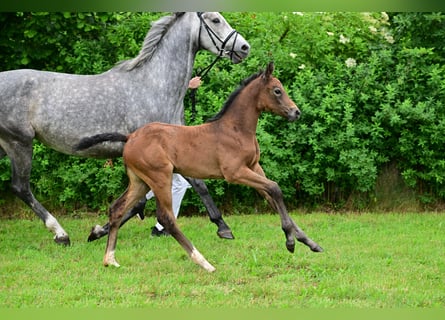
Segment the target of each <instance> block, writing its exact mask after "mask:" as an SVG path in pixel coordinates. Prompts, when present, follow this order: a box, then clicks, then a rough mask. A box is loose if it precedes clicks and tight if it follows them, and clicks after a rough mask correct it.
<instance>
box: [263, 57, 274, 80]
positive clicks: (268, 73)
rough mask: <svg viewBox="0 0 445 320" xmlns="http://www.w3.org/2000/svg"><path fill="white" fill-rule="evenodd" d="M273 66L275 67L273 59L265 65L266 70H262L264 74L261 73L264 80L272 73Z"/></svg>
mask: <svg viewBox="0 0 445 320" xmlns="http://www.w3.org/2000/svg"><path fill="white" fill-rule="evenodd" d="M274 68H275V67H274V63H273V61H271V62H269V64H268V65H267V68H266V71H264V75H263V78H264V80H266V81H267V80H269V78H270V76H271V75H272V73H273V70H274Z"/></svg>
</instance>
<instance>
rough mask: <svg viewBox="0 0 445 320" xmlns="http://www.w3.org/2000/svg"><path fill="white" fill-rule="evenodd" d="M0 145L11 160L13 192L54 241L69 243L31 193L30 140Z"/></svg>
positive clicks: (58, 225)
mask: <svg viewBox="0 0 445 320" xmlns="http://www.w3.org/2000/svg"><path fill="white" fill-rule="evenodd" d="M2 147H3V148H4V151H6V153H7V154H8V156H9V158H10V160H11V167H12V179H11V180H12V183H11V186H12V191H13V192H14V194H15V195H16V196H17V197H19V198H20V199H21V200H22V201H23V202H25V203H26V204H27V205H28V206H29V207H30V208H31V209H32V210H33V211H34V213H35V214H36V215H37V216H38V217H39V218H40V219H41V220H42V221H43V223H44V224H45V226H46V228H47V229H48V230H49V231H51V232H52V233H54V241H55V242H56V243H59V244H64V245H70V238H69V236H68V234H67V233H66V232H65V230H64V229H63V228H62V226H61V225H60V224H59V222H58V221H57V219H56V218H55V217H54V216H52V215H51V214H50V213H49V212H48V210H46V209H45V208H44V207H43V206H42V205H41V204H40V202H39V201H37V199H36V198H35V197H34V195H33V194H32V191H31V187H30V184H29V179H30V176H31V162H32V140H31V141H28V142H25V141H8V145H6V143H4V141H3V143H2Z"/></svg>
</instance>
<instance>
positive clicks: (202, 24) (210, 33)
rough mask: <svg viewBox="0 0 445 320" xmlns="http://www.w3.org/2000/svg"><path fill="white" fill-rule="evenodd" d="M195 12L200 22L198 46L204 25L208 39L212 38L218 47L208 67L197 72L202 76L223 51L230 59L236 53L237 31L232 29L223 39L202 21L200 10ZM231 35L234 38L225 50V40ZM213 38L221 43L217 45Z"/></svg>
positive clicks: (227, 40)
mask: <svg viewBox="0 0 445 320" xmlns="http://www.w3.org/2000/svg"><path fill="white" fill-rule="evenodd" d="M197 14H198V17H199V23H200V24H199V34H198V45H199V47H201V30H202V26H204V27H205V29H206V31H207V35H208V36H209V38H210V40H212V43H213V45H214V46H215V48H216V49H218V51H219V54H218V55H217V56H216V58H215V60H214V61H213V62H212V63H211V64H210V65H209V66H208V67H206V68H204V69H203V70H201V72H200V73H199V74H198V75H199V76H201V77H204V76H205V75H206V74H207V73H208V72H209V71H210V69H211V68H212V67H213V65H214V64H215V63H216V62H217V61H218V60H219V59H220V58H221V57H222V56H223V54H224V53H228V54H229V56H230V59H232V57H233V54H236V55H237V53H236V52H235V50H234V48H235V43H236V39H237V38H238V32H236V30H235V29H233V30H232V31H231V32H230V33H229V34H228V35H227V37H226V38H225V39H224V40H222V39H221V38H220V37H219V36H218V35H217V34H216V33H215V31H213V30H212V28H210V27H209V25H208V24H207V23H206V22H205V21H204V19H203V17H202V12H198V13H197ZM233 36H235V39H234V40H233V44H232V48H231V49H230V50H225V48H226V45H227V42H229V40H230V38H232V37H233ZM215 38H216V40H218V41H219V42H220V43H221V47H218V44H217V43H216V41H215Z"/></svg>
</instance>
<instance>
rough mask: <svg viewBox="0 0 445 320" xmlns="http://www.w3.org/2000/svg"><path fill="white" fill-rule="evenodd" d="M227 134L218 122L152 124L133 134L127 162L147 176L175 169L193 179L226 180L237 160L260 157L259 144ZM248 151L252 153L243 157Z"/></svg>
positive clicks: (125, 151)
mask: <svg viewBox="0 0 445 320" xmlns="http://www.w3.org/2000/svg"><path fill="white" fill-rule="evenodd" d="M226 133H227V132H225V131H224V127H221V126H220V125H219V123H218V122H210V123H205V124H202V125H197V126H183V125H173V124H166V123H159V122H153V123H149V124H147V125H145V126H144V127H142V128H139V129H138V130H136V131H135V132H134V133H132V134H131V135H129V137H128V141H127V143H126V144H125V147H124V161H125V163H126V164H127V166H128V167H129V168H131V169H132V170H137V171H138V172H140V173H145V174H147V175H151V174H153V173H159V172H160V171H170V172H171V171H174V172H177V173H181V174H182V175H184V176H187V177H193V178H200V179H205V178H208V179H224V178H225V170H226V169H227V168H229V167H230V168H232V167H239V166H241V163H239V164H235V163H233V162H234V161H236V162H246V160H247V161H248V162H252V161H255V160H256V158H257V155H256V151H257V148H256V146H255V145H252V146H250V147H247V146H246V145H245V144H239V142H240V141H238V143H234V140H233V138H232V137H231V136H230V134H226ZM243 145H244V146H243ZM252 152H253V153H252ZM247 153H250V155H249V156H247V157H246V156H243V154H247ZM243 165H245V163H243Z"/></svg>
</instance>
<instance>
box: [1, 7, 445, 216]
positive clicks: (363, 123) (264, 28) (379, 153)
mask: <svg viewBox="0 0 445 320" xmlns="http://www.w3.org/2000/svg"><path fill="white" fill-rule="evenodd" d="M161 15H162V14H160V13H75V14H74V13H1V14H0V23H1V25H2V26H3V27H2V32H1V33H0V47H1V49H0V61H1V65H0V68H1V69H3V70H7V69H16V68H25V67H26V68H36V69H44V70H55V71H63V72H71V73H81V74H86V73H99V72H102V71H105V70H107V69H109V68H110V67H111V66H113V65H114V64H115V63H116V62H118V61H120V60H123V59H127V58H130V57H133V56H135V55H136V54H137V52H138V50H139V48H140V46H141V44H142V41H143V38H144V36H145V34H146V31H147V30H148V28H149V26H150V21H153V20H155V19H157V18H158V17H159V16H161ZM224 16H225V17H226V19H227V20H228V21H229V22H230V24H231V25H232V26H234V27H235V28H236V29H237V31H238V32H239V33H240V34H242V35H243V36H244V37H245V38H246V39H247V40H248V41H249V42H250V44H251V48H252V51H251V54H250V56H249V57H248V59H246V61H244V62H243V63H241V64H238V65H233V64H231V63H230V61H227V60H221V61H219V62H218V64H216V65H215V67H214V68H213V69H212V70H211V71H210V73H209V75H208V77H206V78H204V79H203V81H204V83H203V85H202V86H201V87H200V88H199V89H198V91H197V93H196V101H197V111H196V113H195V114H193V113H192V111H191V108H190V104H191V101H190V99H189V97H187V98H186V106H187V107H186V120H187V124H190V125H192V124H199V123H202V122H203V121H205V120H206V119H207V118H209V117H210V116H211V115H213V114H215V113H216V112H217V111H218V110H219V109H220V108H221V106H222V105H223V103H224V101H225V99H226V98H227V97H228V95H229V94H230V93H231V92H232V91H233V90H234V89H235V88H236V87H237V86H238V84H239V82H240V81H241V80H242V79H244V78H246V77H247V76H249V75H250V74H252V73H254V72H256V71H258V69H260V68H263V67H264V66H265V65H266V64H267V63H268V62H269V61H270V60H274V61H275V65H276V75H277V77H278V78H279V79H280V80H281V81H282V82H283V84H284V86H285V87H286V89H287V90H288V92H289V94H290V96H291V97H292V98H293V100H294V101H295V102H296V103H297V105H298V106H299V107H300V109H301V111H302V118H301V119H300V120H299V121H298V122H296V123H287V122H286V121H285V120H284V119H281V118H279V117H277V116H274V115H269V114H266V115H263V116H262V117H261V119H260V122H259V126H258V140H259V143H260V146H261V151H262V165H263V167H264V169H265V172H266V174H267V176H268V177H269V178H271V179H273V180H275V181H277V182H278V183H279V185H280V186H281V188H282V189H283V192H284V195H285V198H286V202H287V203H288V204H289V205H290V206H292V205H293V206H297V205H311V206H313V205H315V206H318V205H324V204H326V203H328V204H331V205H332V206H334V207H335V208H340V207H342V206H345V205H346V203H347V202H348V201H349V199H350V198H351V196H354V195H356V196H357V195H359V197H360V199H362V200H363V202H362V203H361V204H360V206H368V205H370V203H372V201H373V199H374V193H375V187H376V179H377V178H378V177H379V175H380V174H381V173H382V171H383V168H385V166H387V165H388V164H394V165H395V166H396V167H397V169H398V170H399V172H400V174H401V176H402V177H403V179H404V181H405V183H406V184H407V185H408V186H410V187H411V188H413V189H414V190H416V191H417V194H418V195H419V199H420V200H421V201H423V203H425V204H428V203H432V202H434V201H438V200H443V199H444V198H445V187H444V183H445V170H444V169H445V160H444V157H443V154H444V151H445V150H444V148H445V147H444V145H445V144H444V138H443V137H444V132H445V121H444V120H443V119H445V114H444V113H445V108H444V105H443V104H444V101H445V66H444V59H445V51H444V46H443V43H444V42H445V31H444V30H445V26H444V24H445V16H444V15H443V14H441V13H395V14H390V15H388V14H386V13H344V12H330V13H298V12H293V13H292V12H285V13H276V12H273V13H272V12H255V13H252V12H243V13H241V12H230V13H225V14H224ZM213 59H214V56H212V55H210V54H208V53H206V52H201V53H199V54H198V55H197V57H196V63H195V70H196V72H197V73H198V72H199V71H200V70H202V69H203V68H204V67H206V66H207V65H209V64H210V63H211V62H212V61H213ZM8 171H9V162H8V160H7V159H2V160H0V192H2V193H4V192H6V191H5V190H7V184H8V183H9V181H8V180H9V178H10V176H9V172H8ZM123 171H124V170H123V166H122V163H121V160H120V159H119V160H115V162H114V166H113V167H110V166H105V167H104V161H97V160H92V159H79V158H72V157H68V156H64V155H61V154H59V153H57V152H55V151H51V150H48V149H47V148H46V147H44V146H43V145H41V144H39V143H36V146H35V154H34V167H33V180H32V183H33V187H34V190H36V192H37V194H39V195H40V198H41V199H43V198H45V199H47V201H49V202H50V203H51V204H52V205H54V206H58V205H59V204H62V205H63V206H65V207H67V208H77V207H79V206H83V205H86V206H88V207H89V208H93V209H103V208H105V206H106V205H107V204H108V203H109V202H110V201H111V199H113V198H115V197H116V196H117V195H119V194H120V193H121V192H122V191H123V190H124V189H125V184H126V178H125V174H124V172H123ZM208 183H209V188H210V190H211V193H212V195H213V197H214V199H215V200H216V202H217V204H218V205H219V206H220V207H222V208H223V209H226V210H231V211H233V212H238V211H239V210H242V211H243V212H251V211H256V210H261V207H262V206H263V204H264V201H262V200H260V198H259V197H258V196H257V195H256V192H255V191H254V190H251V189H249V188H245V187H242V186H233V185H231V186H230V185H228V184H227V183H225V182H223V181H217V180H212V181H209V182H208ZM183 207H184V210H187V209H186V208H187V207H189V208H191V209H193V210H195V209H196V208H198V209H199V211H203V210H204V207H203V205H202V204H201V202H200V200H199V199H198V196H197V195H196V194H194V193H192V192H189V193H188V195H187V196H186V198H185V199H184V206H183Z"/></svg>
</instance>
